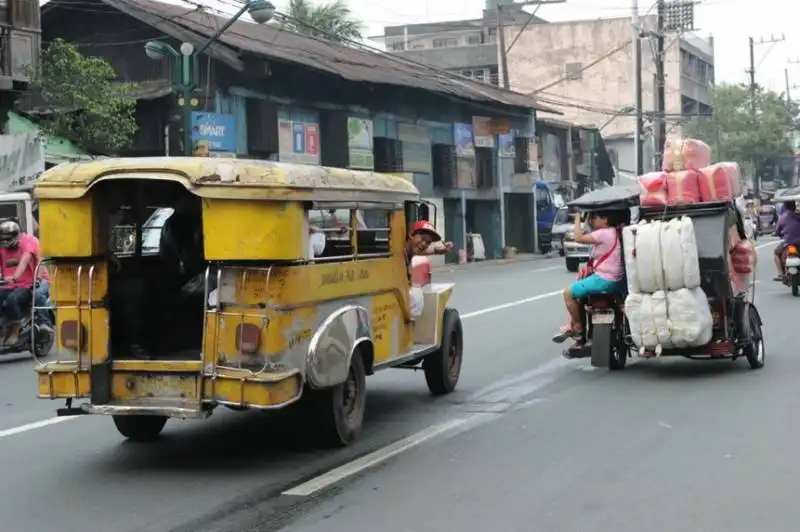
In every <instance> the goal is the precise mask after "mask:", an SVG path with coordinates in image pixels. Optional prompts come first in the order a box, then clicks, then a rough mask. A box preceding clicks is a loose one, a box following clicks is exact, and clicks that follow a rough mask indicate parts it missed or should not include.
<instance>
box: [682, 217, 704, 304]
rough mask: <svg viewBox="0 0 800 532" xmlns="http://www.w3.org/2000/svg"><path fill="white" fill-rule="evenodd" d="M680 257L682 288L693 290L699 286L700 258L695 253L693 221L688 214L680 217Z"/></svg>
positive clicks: (695, 240) (695, 241) (695, 243)
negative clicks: (681, 263)
mask: <svg viewBox="0 0 800 532" xmlns="http://www.w3.org/2000/svg"><path fill="white" fill-rule="evenodd" d="M679 226H680V230H681V258H682V259H683V260H682V262H683V288H688V289H689V290H693V289H695V288H698V287H699V286H700V259H699V258H698V254H697V239H696V238H695V233H694V222H692V219H691V218H689V217H688V216H684V217H682V218H681V219H680V223H679Z"/></svg>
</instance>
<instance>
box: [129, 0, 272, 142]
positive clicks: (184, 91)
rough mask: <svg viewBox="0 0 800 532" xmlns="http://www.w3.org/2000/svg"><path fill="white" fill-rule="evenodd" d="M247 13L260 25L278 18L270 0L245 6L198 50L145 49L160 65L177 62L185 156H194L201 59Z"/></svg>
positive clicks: (156, 44)
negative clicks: (195, 104)
mask: <svg viewBox="0 0 800 532" xmlns="http://www.w3.org/2000/svg"><path fill="white" fill-rule="evenodd" d="M245 12H247V13H249V14H250V17H251V18H252V19H253V20H254V21H255V22H256V23H258V24H265V23H267V22H269V21H270V20H272V17H273V16H274V15H275V6H274V5H273V4H272V2H269V1H267V0H249V1H247V2H245V4H244V6H242V9H240V10H239V11H238V12H237V13H236V14H235V15H233V16H232V17H231V18H230V19H229V20H228V22H226V23H225V24H224V25H223V26H222V27H220V28H219V29H218V30H217V32H216V33H214V34H213V35H212V36H211V37H209V39H208V40H207V41H206V42H205V43H204V44H203V45H202V46H200V48H198V49H196V50H195V48H194V45H193V44H192V43H189V42H184V43H181V46H180V51H178V50H175V48H173V47H172V46H170V45H169V44H167V43H164V42H161V41H148V42H146V43H145V45H144V52H145V54H147V57H149V58H150V59H154V60H156V61H161V60H163V59H165V58H167V57H170V58H172V59H174V61H173V69H172V89H173V91H175V92H177V93H180V94H181V96H182V97H183V152H184V154H185V155H192V152H193V150H192V103H191V97H192V94H194V92H195V91H196V90H197V88H198V85H197V80H198V79H199V78H200V63H199V61H198V58H199V57H200V56H201V55H203V53H204V52H205V51H206V50H207V49H208V47H209V46H211V45H212V44H214V42H215V41H216V40H217V39H219V37H220V36H221V35H222V34H223V33H225V32H226V31H227V30H228V28H230V27H231V26H232V25H233V23H234V22H236V21H237V20H238V19H239V17H241V16H242V15H244V14H245ZM179 60H180V61H179Z"/></svg>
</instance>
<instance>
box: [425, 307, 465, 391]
mask: <svg viewBox="0 0 800 532" xmlns="http://www.w3.org/2000/svg"><path fill="white" fill-rule="evenodd" d="M463 355H464V331H463V328H462V327H461V316H459V314H458V311H457V310H456V309H454V308H446V309H444V315H443V316H442V345H440V346H439V349H437V350H436V351H434V352H433V353H431V354H429V355H427V356H426V357H425V359H424V360H423V361H422V369H423V371H424V372H425V381H426V382H427V383H428V390H430V392H431V395H434V396H439V395H447V394H448V393H450V392H452V391H453V390H455V389H456V385H457V384H458V379H459V377H460V376H461V365H462V362H463Z"/></svg>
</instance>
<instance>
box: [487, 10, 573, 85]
mask: <svg viewBox="0 0 800 532" xmlns="http://www.w3.org/2000/svg"><path fill="white" fill-rule="evenodd" d="M566 1H567V0H529V1H525V2H515V3H513V4H511V6H519V7H520V8H521V7H523V6H547V5H551V4H564V3H566ZM511 6H507V5H506V6H503V5H500V3H499V2H498V3H497V4H496V7H497V9H496V10H495V28H496V31H497V48H498V50H497V51H498V55H499V60H500V75H501V76H503V88H505V89H511V80H510V79H509V77H508V49H507V48H506V34H505V31H504V30H505V20H504V19H503V9H504V8H507V7H511ZM531 18H533V15H531ZM526 26H527V24H526ZM524 29H525V28H524V27H523V28H522V29H521V30H520V31H524Z"/></svg>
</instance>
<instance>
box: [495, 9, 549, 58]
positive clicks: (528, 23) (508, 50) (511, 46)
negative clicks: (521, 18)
mask: <svg viewBox="0 0 800 532" xmlns="http://www.w3.org/2000/svg"><path fill="white" fill-rule="evenodd" d="M540 7H542V4H536V8H535V9H534V10H533V13H531V16H530V17H528V20H526V21H525V24H523V25H522V28H520V30H519V31H518V32H517V35H516V36H515V37H514V40H513V41H511V44H509V45H508V48H506V53H508V52H510V51H511V49H512V48H514V45H515V44H517V41H518V40H519V38H520V37H522V33H523V32H524V31H525V30H526V29H527V28H528V26H529V25H530V23H531V22H533V19H534V18H536V13H537V12H538V11H539V8H540ZM500 31H503V28H500Z"/></svg>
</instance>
